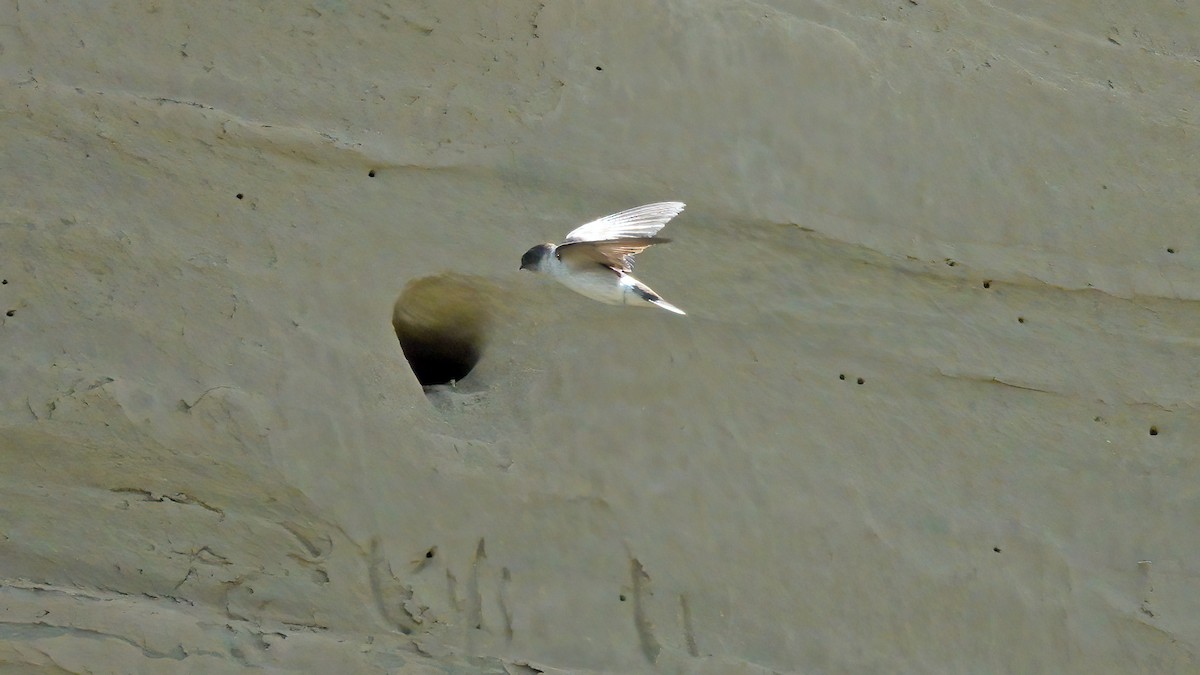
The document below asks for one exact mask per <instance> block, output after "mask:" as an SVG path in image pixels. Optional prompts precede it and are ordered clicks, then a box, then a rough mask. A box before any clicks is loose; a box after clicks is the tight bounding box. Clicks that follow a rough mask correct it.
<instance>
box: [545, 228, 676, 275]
mask: <svg viewBox="0 0 1200 675" xmlns="http://www.w3.org/2000/svg"><path fill="white" fill-rule="evenodd" d="M660 227H661V226H660ZM668 241H671V240H670V239H664V238H662V237H626V238H623V239H607V240H604V241H577V242H572V243H570V244H563V245H561V246H559V247H558V248H557V249H555V254H556V255H557V256H558V258H559V260H562V261H563V262H565V263H567V264H572V263H580V264H585V263H587V262H592V263H598V264H600V265H604V266H605V267H611V268H613V269H614V270H617V271H619V272H630V271H632V270H633V256H635V255H637V254H639V253H641V252H642V251H644V250H646V248H647V247H648V246H653V245H654V244H665V243H666V242H668Z"/></svg>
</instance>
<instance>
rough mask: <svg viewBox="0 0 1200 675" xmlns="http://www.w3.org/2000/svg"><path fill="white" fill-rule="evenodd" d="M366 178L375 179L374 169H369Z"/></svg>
mask: <svg viewBox="0 0 1200 675" xmlns="http://www.w3.org/2000/svg"><path fill="white" fill-rule="evenodd" d="M367 177H368V178H374V177H375V169H371V170H370V171H368V172H367Z"/></svg>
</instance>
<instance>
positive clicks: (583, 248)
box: [521, 202, 686, 314]
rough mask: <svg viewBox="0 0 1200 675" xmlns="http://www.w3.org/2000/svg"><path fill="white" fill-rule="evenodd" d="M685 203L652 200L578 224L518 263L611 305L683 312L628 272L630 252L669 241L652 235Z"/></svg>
mask: <svg viewBox="0 0 1200 675" xmlns="http://www.w3.org/2000/svg"><path fill="white" fill-rule="evenodd" d="M683 206H684V205H683V202H656V203H654V204H646V205H645V206H638V207H636V208H632V209H629V210H627V211H622V212H620V213H614V214H612V215H611V216H604V217H603V218H599V219H597V220H593V221H592V222H590V223H586V224H584V225H580V226H579V227H577V228H575V229H574V230H571V232H570V233H569V234H568V235H567V237H566V239H564V240H563V243H561V244H559V245H557V246H555V245H554V244H538V245H537V246H534V247H533V248H531V249H529V250H528V251H526V252H525V255H523V256H521V269H523V270H530V271H531V272H541V273H543V274H548V275H550V277H551V278H553V279H554V280H555V281H557V282H559V283H561V284H562V285H564V286H566V287H567V288H569V289H571V290H573V291H575V292H576V293H579V294H580V295H585V296H587V297H589V298H591V299H593V300H599V301H600V302H603V303H606V304H609V305H640V306H643V307H648V306H651V305H653V306H656V307H661V308H663V309H665V310H667V311H669V312H675V313H676V314H686V312H684V311H683V310H682V309H679V308H678V307H676V306H675V305H672V304H671V303H669V302H667V301H666V300H663V299H662V296H661V295H659V294H658V293H655V292H654V291H653V290H652V289H651V288H650V287H649V286H647V285H646V284H643V283H642V282H640V281H638V280H637V279H634V278H633V277H632V276H630V274H629V273H630V272H631V271H633V256H635V255H637V254H639V253H641V252H642V251H644V250H646V248H648V247H649V246H652V245H654V244H663V243H666V242H668V241H670V239H664V238H662V237H659V236H656V235H657V234H658V231H659V230H661V229H662V228H663V226H664V225H666V224H667V221H669V220H671V219H672V218H674V217H675V216H677V215H679V212H680V211H683Z"/></svg>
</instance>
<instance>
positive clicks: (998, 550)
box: [992, 546, 1000, 553]
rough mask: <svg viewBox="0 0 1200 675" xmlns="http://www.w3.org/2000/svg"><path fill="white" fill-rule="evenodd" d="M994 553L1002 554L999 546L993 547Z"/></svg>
mask: <svg viewBox="0 0 1200 675" xmlns="http://www.w3.org/2000/svg"><path fill="white" fill-rule="evenodd" d="M992 551H994V552H996V553H999V552H1000V547H999V546H993V547H992Z"/></svg>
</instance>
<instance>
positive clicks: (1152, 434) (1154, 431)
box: [1150, 427, 1158, 436]
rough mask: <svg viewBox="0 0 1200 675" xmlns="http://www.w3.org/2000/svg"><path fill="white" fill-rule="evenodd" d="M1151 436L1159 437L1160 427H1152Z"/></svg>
mask: <svg viewBox="0 0 1200 675" xmlns="http://www.w3.org/2000/svg"><path fill="white" fill-rule="evenodd" d="M1150 435H1151V436H1157V435H1158V427H1150Z"/></svg>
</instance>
